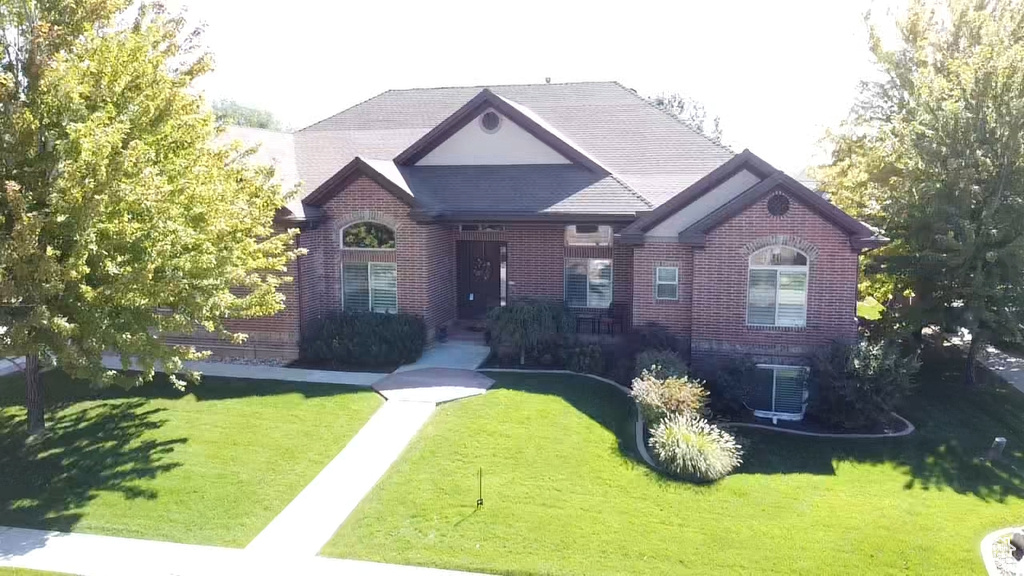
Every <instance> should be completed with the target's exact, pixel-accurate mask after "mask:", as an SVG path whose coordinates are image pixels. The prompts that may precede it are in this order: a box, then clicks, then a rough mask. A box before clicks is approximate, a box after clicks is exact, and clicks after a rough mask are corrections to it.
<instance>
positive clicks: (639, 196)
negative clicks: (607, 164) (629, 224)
mask: <svg viewBox="0 0 1024 576" xmlns="http://www.w3.org/2000/svg"><path fill="white" fill-rule="evenodd" d="M608 175H609V176H611V177H612V178H614V179H615V181H616V182H618V183H619V184H622V187H623V188H625V189H626V190H629V191H630V193H632V194H633V195H634V196H636V197H637V199H639V200H640V201H641V202H643V203H644V204H646V205H647V207H648V208H654V202H651V200H650V198H648V197H646V196H644V195H643V194H641V193H640V192H639V191H637V190H635V189H634V188H633V187H632V186H630V185H629V183H628V182H626V181H625V180H623V179H622V178H621V177H619V175H618V174H616V173H615V172H613V171H611V170H609V171H608Z"/></svg>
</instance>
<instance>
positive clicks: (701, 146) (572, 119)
mask: <svg viewBox="0 0 1024 576" xmlns="http://www.w3.org/2000/svg"><path fill="white" fill-rule="evenodd" d="M484 88H488V89H490V90H491V91H492V92H494V93H495V94H496V95H498V96H500V97H502V98H505V99H507V100H509V101H511V103H514V105H516V106H519V107H520V108H521V109H525V113H528V114H531V115H532V117H535V118H539V119H540V121H542V122H543V123H544V124H545V125H546V126H549V127H550V128H551V129H552V130H556V131H557V132H558V133H559V134H560V135H562V136H564V137H565V138H567V139H570V140H571V141H572V142H573V143H575V144H577V145H578V146H579V147H580V148H581V149H584V150H586V152H587V153H588V154H590V155H592V156H593V157H594V158H595V159H596V160H597V161H599V162H600V163H601V164H602V165H603V166H606V167H607V168H608V169H609V170H611V171H612V172H613V176H611V177H604V178H600V177H597V176H595V175H594V174H588V175H586V177H585V175H584V174H583V173H582V172H581V171H580V169H579V168H573V169H569V170H550V169H549V168H550V167H543V168H541V167H537V166H531V167H522V166H520V167H438V168H439V169H437V170H422V171H421V170H420V168H426V167H415V168H402V171H403V174H405V176H406V179H407V181H408V184H409V186H410V187H412V188H413V190H412V192H413V194H414V196H416V198H417V201H423V202H425V203H426V204H428V205H429V209H431V210H433V211H453V210H460V209H461V210H469V209H470V207H471V206H477V205H478V204H479V203H480V202H481V199H487V202H486V208H487V209H488V210H490V211H509V212H518V211H522V210H523V209H526V208H528V207H529V208H531V209H532V208H536V209H537V210H540V211H548V212H563V211H567V212H579V213H608V214H619V213H630V212H635V211H638V210H647V209H649V208H650V207H651V206H657V205H659V204H661V203H663V202H664V201H665V200H667V199H668V198H670V197H672V196H673V195H675V194H677V193H678V192H680V191H681V190H683V189H684V188H686V187H687V186H689V185H690V184H692V183H693V182H695V181H696V180H698V179H699V178H700V177H702V176H704V175H705V174H707V173H708V172H710V171H711V170H712V169H714V168H715V167H717V166H719V165H720V164H722V163H723V162H725V161H726V160H728V159H729V158H731V157H732V156H733V154H732V152H731V151H730V150H728V149H727V148H725V147H723V146H721V145H719V144H715V143H713V142H711V141H710V140H708V139H707V138H705V137H704V136H702V135H700V134H698V133H696V132H694V131H693V130H692V129H690V128H689V127H687V126H685V125H683V124H682V123H680V122H679V121H677V120H676V119H675V118H673V117H671V116H669V115H668V114H666V113H664V112H662V111H660V110H658V109H656V108H654V107H653V106H651V105H650V104H648V103H647V102H646V101H645V100H643V99H642V98H640V97H639V96H637V95H636V94H635V93H633V92H632V91H631V90H628V89H626V88H625V87H623V86H621V85H620V84H618V83H616V82H586V83H572V84H527V85H509V86H475V87H458V88H426V89H414V90H390V91H388V92H384V93H383V94H380V95H378V96H375V97H373V98H371V99H369V100H367V101H365V102H363V103H361V104H357V105H356V106H353V107H352V108H349V109H348V110H345V111H343V112H340V113H338V114H335V115H334V116H331V117H330V118H327V119H325V120H322V121H320V122H317V123H316V124H313V125H311V126H309V127H307V128H304V129H302V130H300V131H298V132H296V133H295V135H294V138H295V156H296V167H297V171H298V173H299V176H300V177H301V178H302V181H303V188H304V191H305V193H307V194H308V193H309V192H312V191H313V190H315V189H316V188H317V187H318V186H320V185H321V184H322V183H323V182H325V181H326V180H327V179H328V178H330V177H331V176H333V175H334V174H335V173H336V172H337V171H338V170H339V169H340V168H342V167H343V166H345V165H346V164H347V163H348V162H349V161H351V160H352V159H353V158H354V157H355V156H357V155H358V156H361V157H363V158H366V159H379V160H390V159H393V158H394V157H395V156H397V155H398V154H400V153H401V152H402V151H404V150H405V149H406V148H408V147H409V146H410V145H411V144H412V143H414V142H416V141H417V140H418V139H419V138H421V137H422V136H423V135H424V134H426V133H427V132H429V131H430V130H431V129H432V128H434V127H435V126H436V125H437V124H438V123H440V122H441V121H443V120H445V119H446V118H447V117H449V116H450V115H451V114H452V113H453V112H455V111H456V110H458V109H459V108H460V107H462V106H463V105H464V104H465V103H466V102H467V101H469V100H470V99H472V98H473V97H474V96H476V95H477V94H479V93H480V91H481V90H483V89H484ZM563 168H564V167H563ZM410 171H411V172H410ZM530 171H533V172H535V173H536V174H538V175H541V174H543V175H546V176H547V177H548V178H547V179H545V178H541V177H540V176H532V175H530V174H529V172H530ZM584 172H585V171H584ZM470 176H472V177H477V178H493V181H484V180H477V181H465V182H459V180H460V179H462V178H465V177H470ZM588 177H589V179H590V180H592V181H591V182H587V179H588ZM584 184H586V185H584ZM420 186H423V187H424V188H423V190H422V191H421V190H419V187H420ZM485 188H486V190H484V189H485ZM471 192H472V193H471ZM501 193H504V194H505V195H504V196H502V195H500V194H501ZM638 194H639V195H640V196H642V198H643V199H644V200H646V201H647V202H646V203H645V202H644V201H642V200H641V198H640V197H638ZM425 207H427V206H426V205H425Z"/></svg>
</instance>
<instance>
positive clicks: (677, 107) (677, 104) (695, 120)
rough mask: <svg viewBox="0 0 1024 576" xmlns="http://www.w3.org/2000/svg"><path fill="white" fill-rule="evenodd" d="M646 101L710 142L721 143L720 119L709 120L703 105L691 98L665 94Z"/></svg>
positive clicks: (716, 117) (712, 118)
mask: <svg viewBox="0 0 1024 576" xmlns="http://www.w3.org/2000/svg"><path fill="white" fill-rule="evenodd" d="M647 101H648V102H650V103H651V104H652V105H654V107H655V108H658V109H660V110H664V111H665V112H668V113H669V114H671V115H673V116H675V117H676V118H678V119H679V120H680V121H681V122H682V123H683V124H686V125H687V126H689V127H690V128H693V129H694V130H696V131H697V132H698V133H700V134H703V135H704V136H707V137H708V138H709V139H710V140H711V141H713V142H716V143H719V144H720V143H721V142H722V119H721V118H719V117H718V116H714V117H710V118H709V117H708V112H707V110H706V109H705V108H704V105H703V104H701V103H700V102H698V101H696V100H694V99H693V98H688V97H686V96H683V95H681V94H676V93H667V94H659V95H657V96H652V97H650V98H648V99H647Z"/></svg>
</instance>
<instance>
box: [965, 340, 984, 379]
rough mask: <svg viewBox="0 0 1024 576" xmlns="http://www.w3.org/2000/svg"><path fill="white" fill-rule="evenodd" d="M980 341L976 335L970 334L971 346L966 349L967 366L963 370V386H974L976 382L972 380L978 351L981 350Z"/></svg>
mask: <svg viewBox="0 0 1024 576" xmlns="http://www.w3.org/2000/svg"><path fill="white" fill-rule="evenodd" d="M981 346H982V341H981V338H980V337H979V336H978V334H977V333H974V334H971V346H970V347H969V348H968V349H967V366H966V367H965V369H964V384H965V385H967V386H971V387H973V386H975V385H976V384H977V382H976V381H975V379H974V371H975V366H974V364H975V362H977V360H978V351H980V350H981Z"/></svg>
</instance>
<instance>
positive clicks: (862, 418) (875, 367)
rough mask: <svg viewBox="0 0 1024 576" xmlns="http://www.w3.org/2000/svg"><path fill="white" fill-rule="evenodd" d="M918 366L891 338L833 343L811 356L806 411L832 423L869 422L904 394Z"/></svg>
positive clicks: (859, 424)
mask: <svg viewBox="0 0 1024 576" xmlns="http://www.w3.org/2000/svg"><path fill="white" fill-rule="evenodd" d="M920 367H921V363H920V362H919V361H918V358H917V354H916V353H912V354H909V355H906V354H904V353H903V352H902V350H901V347H900V344H899V343H898V342H895V341H884V342H868V341H862V342H860V343H858V344H853V345H844V344H838V343H837V344H833V345H832V346H831V347H830V348H828V350H826V351H824V352H822V353H820V354H818V355H817V356H815V357H814V359H813V361H812V367H811V373H810V385H811V390H812V394H811V398H810V402H809V403H808V407H807V410H808V413H809V414H811V415H812V416H814V417H815V418H816V419H817V420H819V421H820V422H822V423H824V424H826V425H829V426H834V427H837V428H863V427H866V426H871V425H873V424H875V423H877V422H879V421H880V420H882V419H883V418H884V417H885V416H886V415H887V414H888V413H889V412H892V411H893V409H894V408H895V407H896V406H897V405H898V404H899V402H900V400H902V399H903V398H904V397H906V395H907V394H908V393H910V391H911V390H912V389H913V386H914V375H915V374H917V371H918V369H920Z"/></svg>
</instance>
